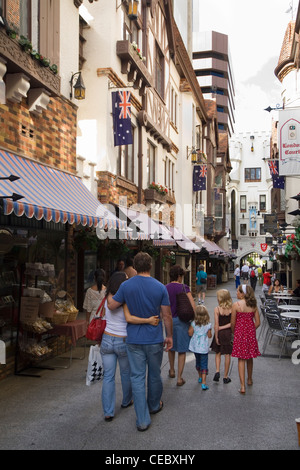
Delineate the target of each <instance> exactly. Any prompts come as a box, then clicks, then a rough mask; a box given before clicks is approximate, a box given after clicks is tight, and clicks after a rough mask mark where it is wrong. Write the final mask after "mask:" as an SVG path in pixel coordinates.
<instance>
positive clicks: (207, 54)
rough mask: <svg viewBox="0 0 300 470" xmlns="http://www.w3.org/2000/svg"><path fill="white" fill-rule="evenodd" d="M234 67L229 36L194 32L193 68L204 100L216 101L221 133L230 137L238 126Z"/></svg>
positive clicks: (209, 32) (211, 32)
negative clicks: (235, 123) (236, 121)
mask: <svg viewBox="0 0 300 470" xmlns="http://www.w3.org/2000/svg"><path fill="white" fill-rule="evenodd" d="M195 14H196V12H195ZM196 16H197V15H196ZM231 63H232V62H231V57H230V50H229V44H228V36H227V35H226V34H222V33H218V32H215V31H208V32H199V31H195V30H194V32H193V68H194V70H195V73H196V76H197V79H198V82H199V85H200V87H201V91H202V94H203V97H204V99H214V100H215V101H216V103H217V119H218V128H219V131H220V132H227V133H228V135H229V137H231V136H232V134H233V133H234V122H235V118H234V115H235V89H234V77H233V71H232V65H231Z"/></svg>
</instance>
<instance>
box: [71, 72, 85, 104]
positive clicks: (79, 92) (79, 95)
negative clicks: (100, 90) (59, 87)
mask: <svg viewBox="0 0 300 470" xmlns="http://www.w3.org/2000/svg"><path fill="white" fill-rule="evenodd" d="M77 75H78V78H77V81H76V83H75V85H73V81H74V78H75V77H76V76H77ZM70 86H71V91H70V99H72V98H73V88H74V98H75V99H76V100H84V99H85V86H84V83H83V79H82V75H81V72H76V73H74V74H73V75H72V77H71V80H70Z"/></svg>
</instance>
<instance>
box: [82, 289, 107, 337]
mask: <svg viewBox="0 0 300 470" xmlns="http://www.w3.org/2000/svg"><path fill="white" fill-rule="evenodd" d="M105 300H106V297H104V299H103V300H102V302H101V304H100V305H99V308H98V310H97V312H96V315H95V317H94V318H93V320H92V321H91V323H90V324H89V326H88V329H87V332H86V335H85V336H86V338H87V339H90V340H91V341H96V342H97V343H100V342H101V340H102V336H103V333H104V330H105V327H106V320H103V317H104V313H105V309H104V303H105ZM98 314H99V316H97V315H98Z"/></svg>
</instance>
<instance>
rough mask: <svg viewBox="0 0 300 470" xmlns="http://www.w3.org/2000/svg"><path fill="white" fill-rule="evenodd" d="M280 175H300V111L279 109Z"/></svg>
mask: <svg viewBox="0 0 300 470" xmlns="http://www.w3.org/2000/svg"><path fill="white" fill-rule="evenodd" d="M278 129H279V132H278V135H279V175H280V176H288V175H292V176H295V175H300V111H299V110H297V109H296V110H295V109H284V110H282V111H279V124H278Z"/></svg>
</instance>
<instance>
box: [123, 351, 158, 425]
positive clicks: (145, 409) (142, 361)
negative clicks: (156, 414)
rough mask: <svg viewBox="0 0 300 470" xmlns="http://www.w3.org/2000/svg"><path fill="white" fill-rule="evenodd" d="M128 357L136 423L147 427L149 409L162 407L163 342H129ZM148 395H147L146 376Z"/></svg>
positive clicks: (149, 421) (149, 420)
mask: <svg viewBox="0 0 300 470" xmlns="http://www.w3.org/2000/svg"><path fill="white" fill-rule="evenodd" d="M127 352H128V359H129V363H130V370H131V375H130V377H131V384H132V393H133V402H134V409H135V413H136V418H137V419H136V425H137V426H138V427H139V428H142V429H143V428H146V427H147V426H148V425H149V424H150V423H151V419H150V413H149V411H156V410H158V409H159V407H160V400H161V396H162V391H163V385H162V379H161V375H160V372H161V363H162V358H163V343H158V344H127ZM147 367H148V380H147V386H148V389H147V397H146V377H147Z"/></svg>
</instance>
